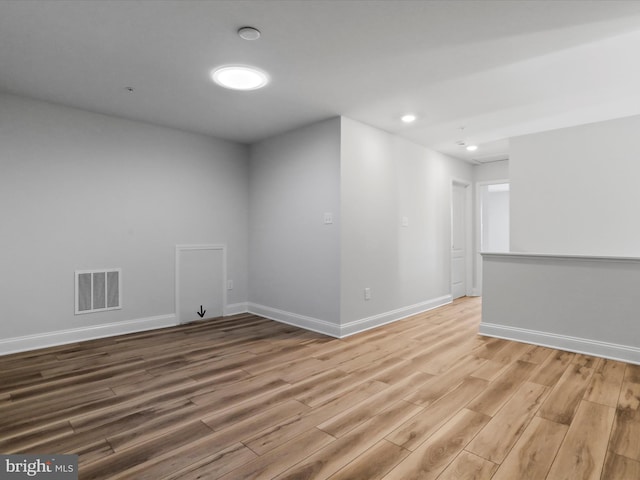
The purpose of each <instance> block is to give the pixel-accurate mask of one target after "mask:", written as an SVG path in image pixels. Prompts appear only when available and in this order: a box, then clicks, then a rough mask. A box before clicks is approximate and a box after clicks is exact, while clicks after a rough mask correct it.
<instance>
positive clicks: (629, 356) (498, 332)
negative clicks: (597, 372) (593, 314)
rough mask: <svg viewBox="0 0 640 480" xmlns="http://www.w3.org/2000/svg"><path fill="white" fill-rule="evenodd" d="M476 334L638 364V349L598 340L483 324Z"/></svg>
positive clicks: (639, 360) (639, 352)
mask: <svg viewBox="0 0 640 480" xmlns="http://www.w3.org/2000/svg"><path fill="white" fill-rule="evenodd" d="M478 333H480V335H485V336H487V337H496V338H504V339H506V340H515V341H517V342H524V343H532V344H534V345H541V346H543V347H551V348H557V349H559V350H567V351H569V352H576V353H582V354H586V355H594V356H597V357H604V358H610V359H612V360H619V361H622V362H628V363H635V364H640V348H636V347H630V346H627V345H618V344H616V343H607V342H600V341H598V340H589V339H586V338H578V337H570V336H568V335H560V334H557V333H548V332H540V331H537V330H528V329H525V328H517V327H510V326H506V325H497V324H494V323H484V322H483V323H480V330H479V332H478Z"/></svg>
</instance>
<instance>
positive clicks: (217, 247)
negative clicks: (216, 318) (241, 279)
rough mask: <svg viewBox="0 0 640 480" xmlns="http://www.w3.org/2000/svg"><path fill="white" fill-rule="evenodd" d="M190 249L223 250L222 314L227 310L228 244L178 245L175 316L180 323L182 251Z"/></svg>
mask: <svg viewBox="0 0 640 480" xmlns="http://www.w3.org/2000/svg"><path fill="white" fill-rule="evenodd" d="M189 250H222V286H221V288H222V314H223V315H225V312H226V310H227V246H226V245H224V244H193V245H176V267H175V268H176V269H175V272H174V277H175V292H174V295H175V309H176V312H175V317H176V318H177V319H178V322H179V323H180V318H178V317H179V312H180V252H184V251H189Z"/></svg>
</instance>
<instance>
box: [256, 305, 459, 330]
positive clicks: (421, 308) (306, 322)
mask: <svg viewBox="0 0 640 480" xmlns="http://www.w3.org/2000/svg"><path fill="white" fill-rule="evenodd" d="M451 302H452V299H451V295H444V296H442V297H438V298H434V299H432V300H427V301H426V302H421V303H416V304H415V305H409V306H407V307H402V308H398V309H396V310H391V311H389V312H384V313H380V314H378V315H373V316H371V317H367V318H362V319H360V320H354V321H352V322H348V323H345V324H344V325H337V324H335V323H331V322H327V321H326V320H320V319H318V318H313V317H307V316H305V315H298V314H297V313H292V312H286V311H284V310H278V309H277V308H271V307H266V306H264V305H258V304H255V303H249V304H248V311H249V313H253V314H254V315H260V316H261V317H265V318H268V319H270V320H275V321H276V322H281V323H286V324H287V325H293V326H296V327H300V328H304V329H305V330H311V331H312V332H318V333H322V334H324V335H328V336H330V337H335V338H344V337H348V336H351V335H355V334H357V333H360V332H364V331H366V330H371V329H372V328H376V327H379V326H382V325H386V324H388V323H392V322H395V321H397V320H402V319H403V318H407V317H410V316H412V315H416V314H418V313H422V312H426V311H428V310H432V309H434V308H438V307H441V306H442V305H447V304H448V303H451Z"/></svg>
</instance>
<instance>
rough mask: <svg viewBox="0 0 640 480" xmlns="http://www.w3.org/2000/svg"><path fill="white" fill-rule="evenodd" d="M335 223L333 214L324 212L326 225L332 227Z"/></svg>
mask: <svg viewBox="0 0 640 480" xmlns="http://www.w3.org/2000/svg"><path fill="white" fill-rule="evenodd" d="M332 223H333V213H331V212H324V224H325V225H331V224H332Z"/></svg>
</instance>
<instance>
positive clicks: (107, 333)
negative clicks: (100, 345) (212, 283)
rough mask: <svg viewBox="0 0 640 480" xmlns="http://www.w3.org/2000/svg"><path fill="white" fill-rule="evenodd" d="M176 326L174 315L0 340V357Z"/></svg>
mask: <svg viewBox="0 0 640 480" xmlns="http://www.w3.org/2000/svg"><path fill="white" fill-rule="evenodd" d="M175 325H177V320H176V316H175V315H174V314H169V315H159V316H155V317H147V318H138V319H135V320H126V321H124V322H113V323H103V324H100V325H92V326H88V327H81V328H71V329H67V330H59V331H57V332H47V333H36V334H34V335H25V336H22V337H13V338H6V339H3V340H0V355H7V354H9V353H17V352H25V351H28V350H37V349H39V348H45V347H54V346H56V345H65V344H67V343H75V342H83V341H85V340H94V339H96V338H106V337H113V336H116V335H125V334H127V333H136V332H143V331H146V330H155V329H158V328H165V327H173V326H175Z"/></svg>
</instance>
